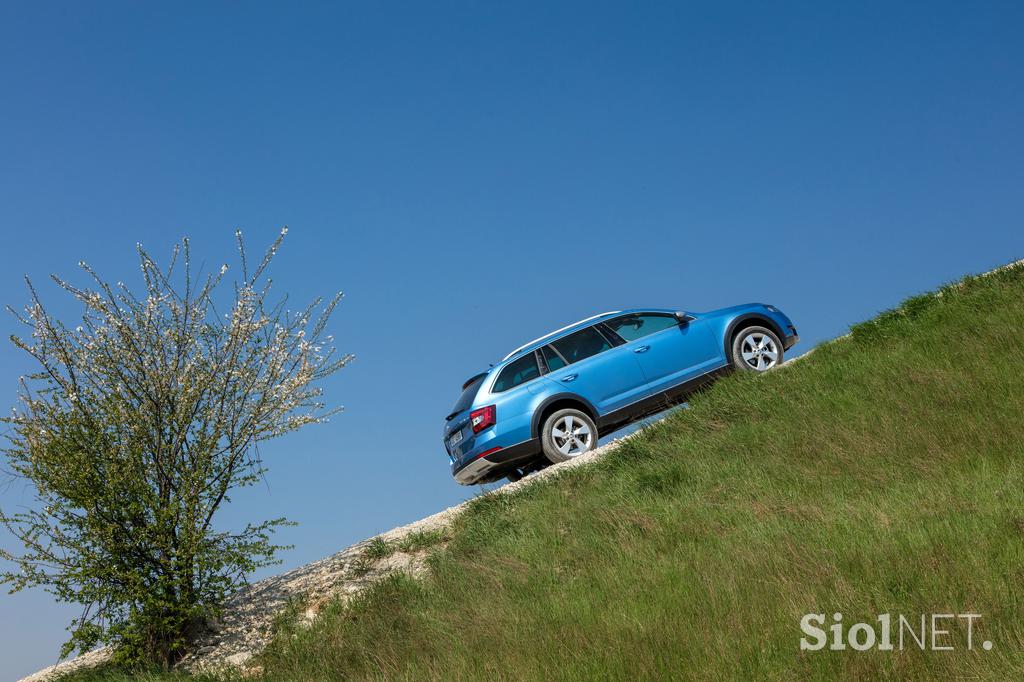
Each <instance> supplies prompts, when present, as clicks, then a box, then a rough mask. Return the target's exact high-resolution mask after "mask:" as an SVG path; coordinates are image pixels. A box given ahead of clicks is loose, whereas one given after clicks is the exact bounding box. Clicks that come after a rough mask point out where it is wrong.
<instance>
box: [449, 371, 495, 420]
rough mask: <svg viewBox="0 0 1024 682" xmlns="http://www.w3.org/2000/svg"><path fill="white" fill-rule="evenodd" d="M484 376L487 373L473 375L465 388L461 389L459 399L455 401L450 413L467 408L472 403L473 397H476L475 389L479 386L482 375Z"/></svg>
mask: <svg viewBox="0 0 1024 682" xmlns="http://www.w3.org/2000/svg"><path fill="white" fill-rule="evenodd" d="M486 376H487V374H486V373H485V374H481V375H480V376H478V377H474V378H473V379H472V381H470V382H469V383H468V384H467V385H466V388H464V389H462V395H460V396H459V399H458V400H457V401H456V403H455V407H453V408H452V414H456V413H458V412H462V411H463V410H468V409H469V406H470V405H472V404H473V398H475V397H476V392H477V389H479V388H480V384H482V383H483V381H484V377H486Z"/></svg>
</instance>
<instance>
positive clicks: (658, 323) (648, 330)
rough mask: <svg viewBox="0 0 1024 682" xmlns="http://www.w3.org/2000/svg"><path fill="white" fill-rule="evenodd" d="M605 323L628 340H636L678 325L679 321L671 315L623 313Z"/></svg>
mask: <svg viewBox="0 0 1024 682" xmlns="http://www.w3.org/2000/svg"><path fill="white" fill-rule="evenodd" d="M605 324H606V325H608V327H609V329H611V330H612V331H613V332H615V333H616V334H618V335H619V336H621V337H622V338H623V340H624V341H627V342H628V341H636V340H637V339H641V338H643V337H645V336H647V335H649V334H654V333H655V332H660V331H661V330H663V329H668V328H669V327H676V326H678V325H679V321H678V320H677V319H676V318H675V317H674V316H671V315H655V314H640V315H623V316H622V317H617V318H615V319H614V320H610V321H608V322H605Z"/></svg>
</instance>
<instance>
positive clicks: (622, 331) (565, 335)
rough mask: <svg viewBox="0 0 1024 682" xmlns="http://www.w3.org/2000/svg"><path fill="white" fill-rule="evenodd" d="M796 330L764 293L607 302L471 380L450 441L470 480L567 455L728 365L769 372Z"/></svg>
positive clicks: (450, 422) (678, 398)
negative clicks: (735, 302) (692, 302)
mask: <svg viewBox="0 0 1024 682" xmlns="http://www.w3.org/2000/svg"><path fill="white" fill-rule="evenodd" d="M798 340H799V337H798V336H797V332H796V328H795V327H794V326H793V323H792V322H791V321H790V320H789V318H788V317H786V315H784V314H783V313H782V312H781V311H780V310H779V309H778V308H776V307H774V306H771V305H764V304H761V303H750V304H746V305H740V306H734V307H731V308H722V309H720V310H713V311H711V312H707V313H693V312H678V311H674V310H660V309H650V310H639V309H638V310H623V311H618V312H609V313H602V314H601V315H595V316H594V317H590V318H587V319H586V320H582V321H580V322H576V323H575V324H571V325H569V326H567V327H563V328H562V329H559V330H558V331H555V332H552V333H550V334H548V335H546V336H543V337H541V338H539V339H537V340H535V341H531V342H530V343H527V344H526V345H524V346H520V347H519V348H517V349H516V350H514V351H512V352H511V353H509V354H508V355H507V356H505V358H504V359H502V361H501V362H499V363H497V364H496V365H495V366H493V367H492V368H491V369H490V370H488V371H486V372H483V373H481V374H477V375H475V376H473V377H471V378H470V379H469V380H467V381H466V382H465V383H464V384H463V386H462V395H460V396H459V399H458V402H456V403H455V407H454V408H453V409H452V412H451V414H449V415H448V417H447V418H446V420H445V427H444V446H445V448H446V450H447V451H448V456H449V457H450V459H451V466H452V474H453V475H454V477H455V480H456V481H458V482H459V483H462V484H463V485H472V484H476V483H486V482H490V481H495V480H497V479H500V478H504V477H508V478H509V479H511V480H513V481H514V480H518V479H519V478H521V477H522V476H523V475H525V474H527V473H530V472H531V471H534V470H536V469H539V468H541V467H542V466H544V465H546V464H549V463H557V462H564V461H566V460H569V459H572V458H573V457H577V456H579V455H581V454H583V453H584V452H587V451H588V450H592V449H593V448H594V447H596V445H597V441H598V438H599V437H600V436H602V435H604V434H606V433H610V432H612V431H614V430H616V429H619V428H621V427H623V426H625V425H627V424H629V423H630V422H633V421H636V420H637V419H641V418H643V417H645V416H648V415H651V414H654V413H656V412H660V411H662V410H664V409H666V408H668V407H670V406H672V405H674V404H678V403H680V402H683V401H685V400H686V399H687V397H688V396H689V395H690V394H691V393H692V392H693V391H695V390H696V389H698V388H700V387H701V386H703V385H704V384H706V383H708V382H709V381H711V380H712V379H713V378H714V377H716V376H717V375H718V374H720V373H721V372H723V371H727V370H730V369H734V368H735V369H740V370H746V371H752V372H764V371H766V370H769V369H771V368H772V367H775V366H776V365H778V364H780V363H782V360H783V352H784V351H786V350H789V349H790V348H791V347H792V346H793V344H795V343H796V342H797V341H798Z"/></svg>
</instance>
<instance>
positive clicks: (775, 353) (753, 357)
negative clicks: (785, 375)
mask: <svg viewBox="0 0 1024 682" xmlns="http://www.w3.org/2000/svg"><path fill="white" fill-rule="evenodd" d="M740 354H741V355H742V356H743V362H745V363H747V366H748V367H750V369H753V370H756V371H758V372H763V371H765V370H767V369H771V368H772V367H774V366H775V365H776V363H777V362H778V360H779V348H778V346H776V345H775V340H774V339H772V337H770V336H768V335H767V334H764V333H761V332H752V333H750V334H747V335H746V336H744V337H743V340H742V341H741V342H740Z"/></svg>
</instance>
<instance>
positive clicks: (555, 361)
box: [544, 346, 565, 372]
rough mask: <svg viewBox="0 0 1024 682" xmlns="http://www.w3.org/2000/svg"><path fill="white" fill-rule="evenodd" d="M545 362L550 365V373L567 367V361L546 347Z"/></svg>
mask: <svg viewBox="0 0 1024 682" xmlns="http://www.w3.org/2000/svg"><path fill="white" fill-rule="evenodd" d="M544 362H546V363H547V364H548V371H549V372H554V371H555V370H556V369H562V368H563V367H565V360H563V359H562V358H561V357H559V355H558V353H556V352H555V351H554V349H553V348H551V346H544Z"/></svg>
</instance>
